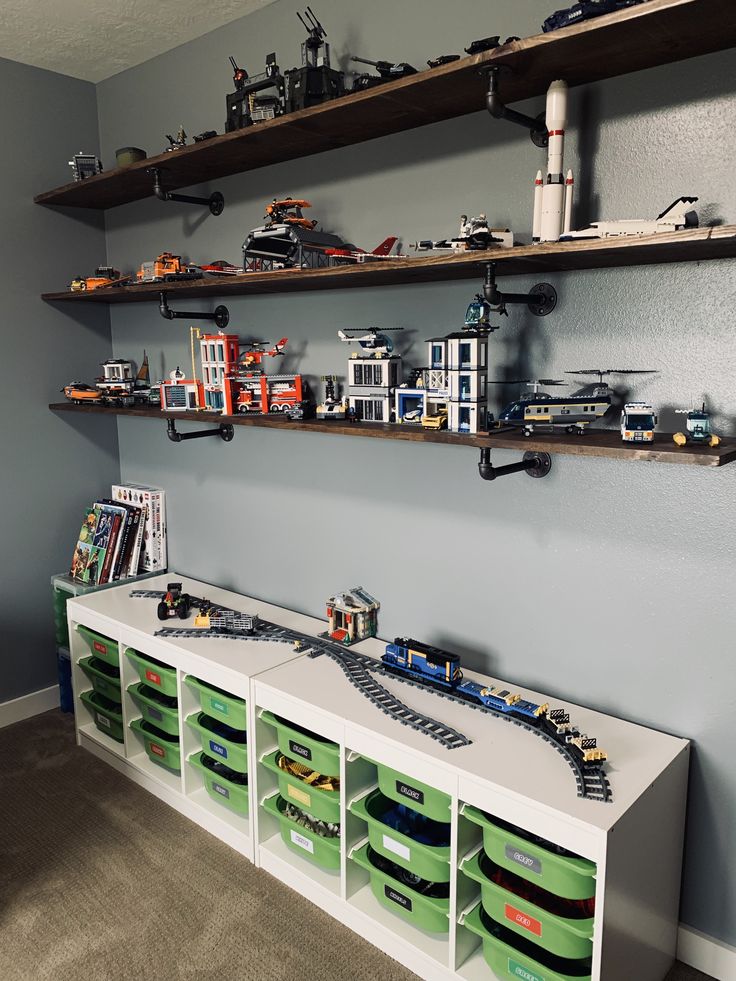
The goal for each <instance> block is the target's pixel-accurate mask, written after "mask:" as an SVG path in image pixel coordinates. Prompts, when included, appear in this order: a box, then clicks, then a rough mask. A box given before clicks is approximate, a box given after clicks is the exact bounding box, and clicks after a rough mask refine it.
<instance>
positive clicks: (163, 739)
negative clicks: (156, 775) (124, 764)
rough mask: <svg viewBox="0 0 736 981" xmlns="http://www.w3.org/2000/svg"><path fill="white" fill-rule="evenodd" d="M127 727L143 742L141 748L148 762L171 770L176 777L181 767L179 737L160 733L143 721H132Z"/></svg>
mask: <svg viewBox="0 0 736 981" xmlns="http://www.w3.org/2000/svg"><path fill="white" fill-rule="evenodd" d="M129 725H130V728H131V729H132V730H133V731H134V732H137V733H138V735H139V736H140V737H141V739H142V740H143V747H144V749H145V751H146V755H147V756H148V758H149V760H150V761H151V762H152V763H155V764H156V765H157V766H162V767H164V769H166V770H171V771H172V773H176V775H177V776H178V775H179V772H180V767H181V750H180V748H179V737H178V736H170V735H168V733H166V732H161V730H160V729H157V728H156V726H154V725H151V723H150V722H146V721H145V719H133V721H132V722H130V723H129Z"/></svg>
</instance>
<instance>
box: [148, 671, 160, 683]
mask: <svg viewBox="0 0 736 981" xmlns="http://www.w3.org/2000/svg"><path fill="white" fill-rule="evenodd" d="M146 681H150V682H151V684H152V685H160V684H161V675H160V674H156V672H155V671H151V669H150V668H146Z"/></svg>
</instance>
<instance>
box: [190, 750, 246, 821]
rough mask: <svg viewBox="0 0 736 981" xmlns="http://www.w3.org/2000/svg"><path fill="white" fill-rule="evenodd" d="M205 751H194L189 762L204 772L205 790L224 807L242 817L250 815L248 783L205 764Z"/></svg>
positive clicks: (200, 771)
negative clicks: (217, 771)
mask: <svg viewBox="0 0 736 981" xmlns="http://www.w3.org/2000/svg"><path fill="white" fill-rule="evenodd" d="M204 756H205V754H204V753H194V755H193V756H190V757H189V759H188V760H187V762H188V763H189V765H190V766H191V767H193V768H194V769H195V770H198V771H199V773H201V774H202V780H203V782H204V786H205V790H206V791H207V793H208V794H209V795H210V797H211V798H212V799H213V800H216V801H217V803H218V804H222V805H223V807H227V808H228V809H229V810H231V811H234V812H235V814H240V815H241V817H247V816H248V784H247V783H245V784H241V783H235V782H234V781H233V780H231V779H228V777H227V776H225V775H224V774H222V773H216V772H215V771H214V770H210V769H209V768H208V767H207V766H205V764H204V762H203V759H202V758H203V757H204Z"/></svg>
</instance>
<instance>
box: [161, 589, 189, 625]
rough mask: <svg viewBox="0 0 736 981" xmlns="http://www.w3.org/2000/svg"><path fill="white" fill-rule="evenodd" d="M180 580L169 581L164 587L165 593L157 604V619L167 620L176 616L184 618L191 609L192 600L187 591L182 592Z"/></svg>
mask: <svg viewBox="0 0 736 981" xmlns="http://www.w3.org/2000/svg"><path fill="white" fill-rule="evenodd" d="M181 588H182V587H181V583H180V582H170V583H169V584H168V585H167V587H166V595H165V596H164V598H163V599H162V600H161V602H160V603H159V604H158V609H157V613H158V618H159V620H168V619H169V617H178V618H179V619H180V620H186V618H187V617H188V616H189V612H190V610H191V606H192V601H191V598H190V596H189V594H188V593H182V591H181Z"/></svg>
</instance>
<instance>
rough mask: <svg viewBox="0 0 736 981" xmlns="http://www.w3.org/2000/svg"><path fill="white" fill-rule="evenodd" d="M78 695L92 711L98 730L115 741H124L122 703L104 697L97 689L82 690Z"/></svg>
mask: <svg viewBox="0 0 736 981" xmlns="http://www.w3.org/2000/svg"><path fill="white" fill-rule="evenodd" d="M79 697H80V698H81V699H82V701H83V702H84V704H85V705H86V706H87V708H88V709H89V711H90V712H91V713H92V718H93V719H94V721H95V725H96V726H97V728H98V729H99V730H100V732H104V733H105V735H106V736H109V737H110V738H111V739H114V740H115V742H116V743H122V742H124V738H125V737H124V735H123V707H122V705H120V704H119V703H117V702H113V701H111V700H110V699H109V698H105V696H104V695H100V693H99V692H97V691H83V692H82V693H81V694H80V696H79Z"/></svg>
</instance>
